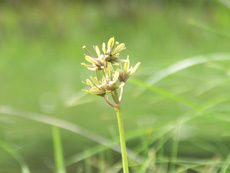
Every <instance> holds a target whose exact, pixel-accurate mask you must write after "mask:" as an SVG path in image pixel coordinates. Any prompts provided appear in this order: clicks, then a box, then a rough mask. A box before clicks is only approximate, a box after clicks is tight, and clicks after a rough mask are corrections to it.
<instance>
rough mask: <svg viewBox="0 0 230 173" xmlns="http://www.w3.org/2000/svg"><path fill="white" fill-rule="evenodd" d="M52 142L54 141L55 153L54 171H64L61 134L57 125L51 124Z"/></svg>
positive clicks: (63, 172) (58, 172)
mask: <svg viewBox="0 0 230 173" xmlns="http://www.w3.org/2000/svg"><path fill="white" fill-rule="evenodd" d="M52 132H53V143H54V155H55V163H56V169H57V170H56V172H57V173H66V169H65V164H64V159H63V152H62V144H61V135H60V132H59V127H57V126H55V125H53V126H52Z"/></svg>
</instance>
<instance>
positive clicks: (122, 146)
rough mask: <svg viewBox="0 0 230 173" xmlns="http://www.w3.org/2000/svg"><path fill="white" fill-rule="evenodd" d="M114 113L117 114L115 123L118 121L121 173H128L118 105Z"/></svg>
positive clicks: (122, 127)
mask: <svg viewBox="0 0 230 173" xmlns="http://www.w3.org/2000/svg"><path fill="white" fill-rule="evenodd" d="M116 112H117V121H118V126H119V133H120V143H121V155H122V165H123V173H129V168H128V159H127V152H126V145H125V134H124V126H123V121H122V117H121V109H120V106H119V105H117V109H116Z"/></svg>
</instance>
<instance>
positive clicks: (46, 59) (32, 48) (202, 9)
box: [0, 0, 230, 173]
mask: <svg viewBox="0 0 230 173" xmlns="http://www.w3.org/2000/svg"><path fill="white" fill-rule="evenodd" d="M229 31H230V9H229V8H228V7H227V6H226V5H224V4H223V3H221V2H219V1H217V0H192V1H191V0H176V1H171V0H132V1H131V0H126V1H122V0H117V1H116V0H99V1H93V0H91V1H89V0H87V1H74V0H72V1H70V0H68V1H64V0H63V1H62V0H56V1H54V0H40V1H29V0H28V1H17V0H5V1H0V81H1V83H0V104H1V111H4V109H7V110H15V113H14V114H15V115H16V116H14V115H7V114H4V113H2V112H1V114H0V139H1V147H0V172H1V173H18V172H20V169H21V168H20V164H19V163H18V161H17V160H18V159H15V157H14V155H15V154H12V152H10V151H11V150H12V151H13V153H17V154H16V155H19V157H20V158H21V159H22V158H23V160H24V162H25V163H26V164H27V165H28V166H29V169H30V170H31V172H34V173H41V172H43V173H45V172H47V173H48V172H55V162H54V151H53V142H52V128H51V126H50V125H47V124H45V123H41V122H38V121H34V120H31V119H28V118H22V117H18V116H17V114H20V111H24V112H29V113H28V115H29V114H30V113H31V114H34V113H40V114H44V115H47V116H49V117H51V118H52V117H55V118H59V119H62V120H65V121H69V122H72V123H74V124H76V125H78V126H80V127H82V128H84V129H87V130H89V131H92V132H94V133H95V134H98V135H101V136H103V137H106V138H107V139H109V140H115V141H116V139H117V137H118V129H117V122H116V116H115V113H114V111H113V110H112V108H110V107H109V106H108V105H107V104H106V103H105V102H104V100H103V99H100V98H96V97H95V96H88V95H86V96H82V92H81V89H82V88H84V87H85V86H84V84H82V83H81V81H83V80H85V79H86V78H88V76H89V75H90V72H88V70H86V69H85V68H84V67H82V66H81V65H80V63H81V62H85V59H84V55H83V54H84V53H85V52H84V50H83V49H82V46H83V45H86V46H87V47H88V49H90V50H92V51H93V48H92V45H99V46H101V43H102V42H107V41H108V39H109V38H110V37H113V36H114V37H115V39H116V40H117V41H119V42H124V43H125V44H126V47H127V49H126V50H125V51H124V53H122V54H121V56H122V57H123V58H124V59H125V58H126V56H127V55H129V56H130V61H131V64H132V65H135V64H136V63H137V62H141V63H142V64H141V66H140V67H139V69H138V71H137V72H136V73H135V74H134V75H133V76H132V79H133V80H138V81H141V82H143V83H145V84H147V85H149V86H154V87H157V88H158V89H161V90H163V91H165V92H167V93H170V94H172V95H175V96H178V97H180V98H183V99H186V100H189V101H190V102H192V103H194V104H196V105H199V106H201V107H202V108H204V110H208V112H209V113H210V114H207V113H205V111H204V110H201V111H199V109H200V108H198V109H196V108H195V109H194V107H191V106H188V105H186V104H183V103H182V102H183V101H182V102H180V101H177V100H176V99H174V97H171V98H170V96H169V97H167V94H166V95H165V93H163V95H162V93H161V94H160V93H159V92H158V93H157V92H154V91H151V90H150V89H146V88H144V87H141V86H137V85H135V84H134V83H135V82H128V83H127V86H126V88H125V94H124V100H123V102H122V111H123V117H124V123H125V131H126V133H127V138H128V142H127V146H128V147H129V148H130V149H132V150H133V151H135V152H136V153H138V154H140V155H143V156H145V154H146V152H148V151H150V148H151V149H156V144H158V143H159V141H160V139H165V140H163V141H164V143H163V146H164V147H163V148H164V153H163V154H162V155H161V156H162V157H163V156H164V157H167V158H170V157H171V155H172V153H171V152H172V151H175V150H173V149H172V147H173V146H174V145H173V143H175V142H174V141H175V137H176V139H177V142H178V143H177V144H178V145H177V150H176V151H177V153H178V154H177V156H178V158H189V159H194V160H198V159H204V160H205V159H211V160H212V159H213V160H214V161H216V160H218V159H219V160H221V159H223V160H225V159H226V158H228V154H229V152H230V148H229V144H230V138H229V135H230V133H229V127H230V126H229V127H228V122H229V120H230V119H229V113H230V108H229V103H230V102H229V86H230V85H229V75H230V61H229V60H230V32H229ZM188 58H190V60H189V61H185V60H186V59H188ZM202 58H204V59H205V60H204V62H203V61H202ZM200 60H201V63H197V64H196V62H197V61H198V62H199V61H200ZM178 62H181V63H180V64H177V66H173V67H172V65H173V64H175V63H178ZM186 65H187V66H188V68H187V67H186ZM183 66H184V68H183ZM169 67H172V68H169ZM173 69H181V70H178V72H177V70H176V72H175V73H174V72H173ZM162 75H163V78H162V79H161V77H162ZM158 78H160V79H161V80H158ZM155 80H156V81H155ZM154 81H155V82H154ZM202 111H203V112H202ZM18 112H19V113H18ZM193 115H197V117H196V118H192V119H191V120H189V121H185V122H182V123H179V125H177V123H178V122H181V121H183V120H184V117H186V116H190V117H191V116H193ZM182 117H183V118H182ZM172 126H175V128H171V127H172ZM178 127H180V128H179V130H178ZM167 128H169V129H170V130H168V131H167V130H166V132H165V133H163V134H161V132H162V131H164V130H165V129H167ZM175 129H176V130H175ZM60 132H61V137H62V145H63V152H64V158H65V160H68V159H69V158H72V157H73V156H75V155H77V154H79V153H82V152H84V151H88V150H91V149H92V148H95V147H97V146H101V144H98V143H97V142H95V141H92V140H91V139H89V138H87V135H86V136H84V135H79V134H76V133H73V132H69V131H67V130H64V129H60ZM157 135H158V137H159V138H158V137H157ZM154 139H155V140H154ZM117 144H118V142H117ZM4 146H5V147H4ZM6 146H8V149H7V147H6ZM142 148H144V150H142ZM174 149H175V148H174ZM151 151H152V150H151ZM100 153H104V154H101V155H103V157H105V158H106V161H108V162H109V164H108V165H110V166H109V167H112V165H114V164H115V163H120V155H119V153H117V152H115V151H112V150H111V149H110V148H107V149H106V150H105V151H102V152H99V155H98V153H97V154H95V155H92V156H90V157H87V158H86V160H87V159H88V160H87V161H85V159H82V160H80V161H79V162H77V163H73V164H71V165H69V166H67V170H68V172H80V171H82V172H87V171H86V168H85V165H86V164H85V163H88V162H91V164H90V165H91V166H92V167H91V168H92V169H91V171H92V172H97V167H96V166H95V165H93V163H94V162H92V160H95V159H96V158H98V160H99V161H100V160H103V159H100V158H101V157H102V156H101V155H100ZM155 154H156V157H157V156H158V152H156V153H155ZM174 156H175V153H174ZM16 157H17V156H16ZM108 158H109V159H108ZM19 160H20V159H19ZM89 160H91V161H89ZM96 160H97V159H96ZM95 163H96V164H97V162H96V161H95ZM89 170H90V169H89ZM89 170H88V171H89ZM102 172H103V171H102Z"/></svg>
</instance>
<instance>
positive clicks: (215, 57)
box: [129, 53, 230, 96]
mask: <svg viewBox="0 0 230 173" xmlns="http://www.w3.org/2000/svg"><path fill="white" fill-rule="evenodd" d="M229 60H230V54H228V53H216V54H211V55H200V56H195V57H192V58H188V59H184V60H181V61H178V62H176V63H174V64H172V65H170V66H168V67H166V68H164V69H162V70H160V71H158V72H156V73H155V75H152V74H151V77H150V78H148V79H147V81H146V82H145V83H146V84H147V85H150V86H151V85H153V84H156V83H157V82H159V81H161V80H163V79H165V78H166V77H168V76H170V75H172V74H174V73H176V72H179V71H181V70H185V69H187V68H190V67H193V66H196V65H199V64H203V63H207V62H210V61H229ZM130 80H131V79H129V81H130ZM145 90H146V89H145V88H142V89H141V90H140V91H139V92H138V93H136V96H138V95H140V94H141V93H142V92H143V91H145Z"/></svg>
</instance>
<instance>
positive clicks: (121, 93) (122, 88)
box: [119, 87, 124, 102]
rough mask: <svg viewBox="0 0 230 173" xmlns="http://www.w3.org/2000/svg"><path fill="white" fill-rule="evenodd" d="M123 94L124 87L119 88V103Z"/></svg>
mask: <svg viewBox="0 0 230 173" xmlns="http://www.w3.org/2000/svg"><path fill="white" fill-rule="evenodd" d="M123 93H124V87H121V92H120V96H119V102H121V100H122V96H123Z"/></svg>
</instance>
